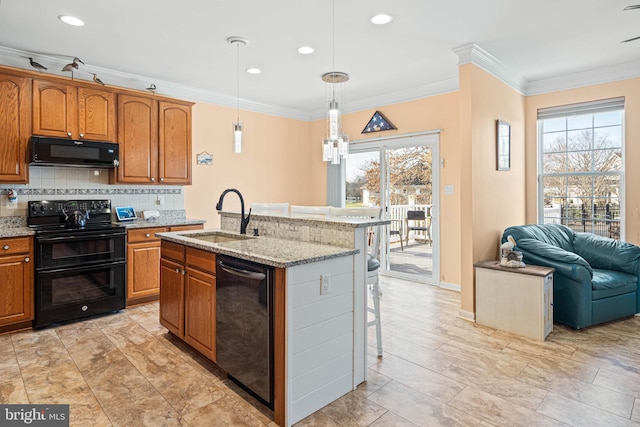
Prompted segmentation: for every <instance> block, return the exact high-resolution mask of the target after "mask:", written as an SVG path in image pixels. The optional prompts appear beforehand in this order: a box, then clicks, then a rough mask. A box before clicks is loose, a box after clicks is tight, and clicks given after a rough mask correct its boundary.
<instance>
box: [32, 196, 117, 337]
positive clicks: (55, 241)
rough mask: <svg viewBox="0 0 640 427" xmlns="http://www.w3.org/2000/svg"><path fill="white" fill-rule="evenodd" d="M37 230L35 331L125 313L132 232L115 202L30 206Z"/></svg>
mask: <svg viewBox="0 0 640 427" xmlns="http://www.w3.org/2000/svg"><path fill="white" fill-rule="evenodd" d="M28 210H29V213H28V220H27V223H28V225H29V227H30V228H32V229H34V230H35V297H36V299H35V320H34V325H33V326H34V328H42V327H46V326H50V325H52V324H56V323H61V322H66V321H71V320H77V319H81V318H84V317H89V316H94V315H97V314H106V313H111V312H114V311H118V310H121V309H123V308H124V307H125V304H126V280H127V274H126V229H125V227H123V226H120V225H114V224H112V223H111V201H110V200H51V201H46V200H43V201H30V202H29V203H28Z"/></svg>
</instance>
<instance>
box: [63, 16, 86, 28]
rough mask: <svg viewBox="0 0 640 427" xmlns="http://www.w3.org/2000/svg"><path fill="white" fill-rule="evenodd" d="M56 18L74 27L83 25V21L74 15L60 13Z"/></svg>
mask: <svg viewBox="0 0 640 427" xmlns="http://www.w3.org/2000/svg"><path fill="white" fill-rule="evenodd" d="M58 19H59V20H61V21H62V22H64V23H65V24H69V25H73V26H74V27H82V26H83V25H84V21H83V20H82V19H80V18H76V17H75V16H70V15H60V16H58Z"/></svg>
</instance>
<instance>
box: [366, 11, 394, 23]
mask: <svg viewBox="0 0 640 427" xmlns="http://www.w3.org/2000/svg"><path fill="white" fill-rule="evenodd" d="M392 19H393V17H392V16H391V15H387V14H386V13H380V14H378V15H376V16H374V17H372V18H371V22H372V23H374V24H376V25H384V24H388V23H389V22H391V20H392Z"/></svg>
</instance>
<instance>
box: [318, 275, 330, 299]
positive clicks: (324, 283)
mask: <svg viewBox="0 0 640 427" xmlns="http://www.w3.org/2000/svg"><path fill="white" fill-rule="evenodd" d="M330 289H331V276H330V275H329V274H323V275H322V276H321V277H320V295H325V294H328V293H329V290H330Z"/></svg>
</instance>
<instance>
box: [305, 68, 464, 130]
mask: <svg viewBox="0 0 640 427" xmlns="http://www.w3.org/2000/svg"><path fill="white" fill-rule="evenodd" d="M458 89H459V80H458V77H457V76H456V77H453V78H450V79H446V80H441V81H439V82H435V83H428V84H424V85H420V86H414V87H412V88H408V89H403V90H399V91H395V92H389V93H384V94H380V95H376V96H372V97H369V98H365V99H361V100H357V101H350V102H349V101H346V102H344V103H343V104H342V114H345V113H354V112H356V111H363V110H369V109H373V108H380V107H381V106H385V105H391V104H398V103H400V102H407V101H414V100H416V99H421V98H427V97H429V96H435V95H442V94H444V93H449V92H455V91H457V90H458ZM326 114H327V111H326V110H325V109H320V108H318V109H315V110H313V111H311V112H310V113H309V120H320V119H323V118H324V117H325V116H326Z"/></svg>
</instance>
